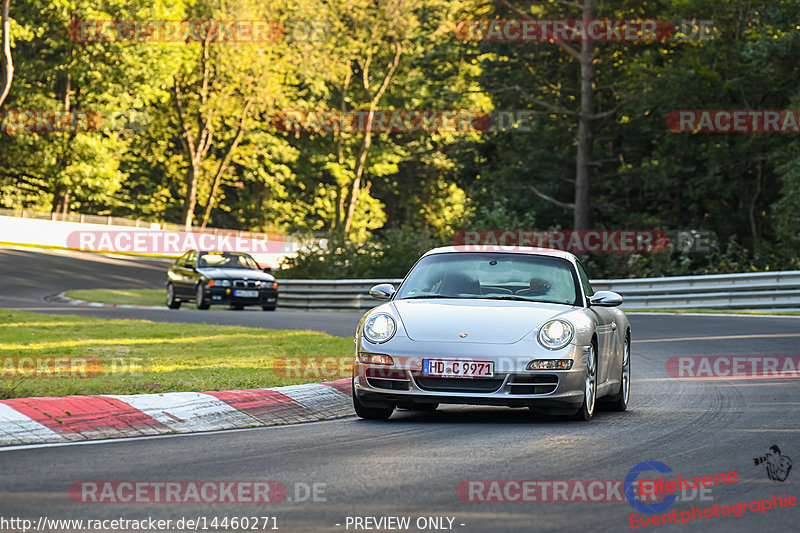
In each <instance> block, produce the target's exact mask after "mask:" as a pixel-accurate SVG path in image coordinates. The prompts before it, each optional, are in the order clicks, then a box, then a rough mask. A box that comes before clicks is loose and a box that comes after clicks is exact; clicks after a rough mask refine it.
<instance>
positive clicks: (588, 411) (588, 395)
mask: <svg viewBox="0 0 800 533" xmlns="http://www.w3.org/2000/svg"><path fill="white" fill-rule="evenodd" d="M596 405H597V349H596V348H595V345H594V343H593V344H592V345H591V348H590V349H589V355H588V356H587V358H586V377H585V378H584V385H583V404H582V405H581V407H580V409H578V411H577V412H576V413H575V414H574V415H573V419H574V420H581V421H584V422H588V421H589V420H591V419H592V416H593V415H594V409H595V407H596Z"/></svg>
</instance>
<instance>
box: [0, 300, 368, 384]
mask: <svg viewBox="0 0 800 533" xmlns="http://www.w3.org/2000/svg"><path fill="white" fill-rule="evenodd" d="M352 353H353V340H352V339H349V338H341V337H334V336H331V335H328V334H326V333H319V332H315V331H296V330H270V329H255V328H244V327H238V326H214V325H208V324H164V323H159V322H149V321H144V320H108V319H100V318H89V317H73V316H60V315H44V314H37V313H26V312H21V311H10V310H6V309H0V378H2V379H0V397H2V398H11V397H28V396H65V395H69V394H136V393H155V392H175V391H205V390H227V389H252V388H263V387H274V386H280V385H293V384H298V383H309V382H317V381H325V380H329V379H340V378H342V377H347V375H348V370H347V368H349V366H348V365H349V364H351V362H352ZM299 358H306V359H305V360H304V361H310V363H306V362H303V363H302V364H300V363H296V362H295V363H292V361H298V360H299ZM287 361H288V362H289V364H288V365H287ZM323 361H324V362H325V363H324V365H323V363H322V362H323ZM325 365H326V366H325ZM287 366H289V368H287ZM292 366H293V368H292ZM298 368H301V369H303V368H304V370H302V371H298V370H297V369H298Z"/></svg>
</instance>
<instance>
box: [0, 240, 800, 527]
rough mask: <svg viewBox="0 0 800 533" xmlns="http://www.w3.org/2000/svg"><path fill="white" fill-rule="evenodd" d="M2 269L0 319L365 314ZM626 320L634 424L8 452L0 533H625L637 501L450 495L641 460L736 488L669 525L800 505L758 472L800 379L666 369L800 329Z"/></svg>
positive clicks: (93, 270) (63, 262) (780, 342)
mask: <svg viewBox="0 0 800 533" xmlns="http://www.w3.org/2000/svg"><path fill="white" fill-rule="evenodd" d="M0 272H1V273H2V274H0V307H6V308H14V309H21V310H29V311H36V312H47V313H69V314H87V315H95V316H105V317H114V318H145V319H149V320H159V321H160V320H169V321H176V322H209V323H218V324H243V325H248V326H253V327H275V328H282V327H285V328H288V327H291V328H301V327H302V328H309V329H316V330H319V331H328V332H330V333H333V334H339V335H350V334H352V330H353V326H354V324H355V322H356V320H357V318H358V315H357V314H354V313H315V312H302V313H301V312H283V313H282V312H275V313H263V312H255V311H253V312H239V313H237V312H231V311H225V310H220V311H214V310H212V311H210V312H209V311H206V312H200V311H193V310H183V309H182V310H180V311H177V312H175V311H168V310H166V309H165V310H164V311H157V310H137V309H110V308H97V309H92V308H80V309H76V308H74V307H69V306H63V305H58V304H54V303H51V302H47V301H46V300H45V299H44V298H45V297H47V296H49V295H52V294H54V293H57V292H60V291H62V290H66V289H71V288H91V287H97V288H114V287H125V288H136V287H152V286H160V285H161V284H163V276H164V273H163V272H164V268H163V265H162V264H157V263H152V262H141V261H140V262H131V261H127V260H124V261H123V260H117V259H109V258H97V257H87V256H84V255H81V254H62V253H42V252H34V251H20V250H10V249H0ZM631 322H632V328H633V338H634V343H633V355H632V362H633V369H632V374H633V382H632V399H631V405H630V408H629V410H628V411H627V412H625V413H605V412H600V413H598V414H597V415H596V417H595V419H594V420H593V421H592V422H589V423H579V422H569V421H563V420H558V419H549V418H536V417H532V416H531V415H529V414H528V412H527V411H524V410H514V409H501V408H472V407H453V406H443V407H442V408H441V409H440V410H439V411H437V412H436V413H434V414H433V415H419V414H414V413H410V412H405V411H399V412H398V413H396V414H395V415H394V416H393V417H392V419H391V420H389V421H387V422H368V421H363V420H358V419H355V418H349V419H341V420H335V421H325V422H315V423H307V424H298V425H290V426H278V427H270V428H257V429H248V430H236V431H227V432H221V433H213V434H195V435H180V436H164V437H157V438H140V439H133V440H117V441H105V442H102V443H86V444H78V445H69V446H52V447H27V448H21V449H6V450H4V451H0V530H9V531H21V529H19V528H17V529H14V528H13V527H8V526H5V527H4V526H3V525H2V524H3V522H2V519H9V518H17V517H23V518H28V519H32V520H33V521H34V524H36V523H38V520H39V519H40V517H47V518H48V519H83V520H87V519H118V518H121V517H122V518H127V519H134V518H135V519H143V518H148V517H153V518H155V519H164V520H166V519H171V520H173V522H172V526H171V530H173V531H178V529H176V528H175V521H176V520H179V519H181V518H188V519H192V520H195V519H197V518H198V517H201V518H205V520H206V526H207V527H208V529H206V530H207V531H214V530H215V529H214V528H212V527H211V524H212V520H213V518H214V517H217V518H219V519H222V518H223V517H245V516H247V517H262V516H274V517H277V526H278V528H279V530H281V531H298V532H306V531H310V532H313V531H370V530H368V529H364V528H360V529H355V528H354V527H353V525H350V527H349V528H347V527H346V524H347V523H348V522H347V519H348V518H347V517H376V518H378V517H394V516H399V517H403V516H407V517H410V518H411V523H410V524H411V526H410V528H409V529H406V530H405V531H447V530H453V531H462V532H494V531H626V530H630V525H629V515H631V514H633V513H637V511H635V510H634V508H633V507H632V506H630V505H629V504H628V503H627V502H607V503H606V502H585V501H576V502H550V503H547V502H541V501H528V502H488V503H487V502H474V501H473V502H470V501H462V500H461V499H460V498H459V496H458V495H457V492H456V487H457V486H458V484H459V482H461V481H465V480H576V479H577V480H622V479H624V478H625V476H626V475H627V474H628V472H629V471H630V470H631V468H633V467H634V466H635V465H637V464H638V463H640V462H642V461H660V462H662V463H665V464H666V465H668V466H669V467H671V469H672V470H673V473H670V474H666V475H665V476H666V477H667V478H668V479H674V476H675V473H677V474H680V475H682V476H684V477H695V476H703V475H714V474H718V473H722V472H725V473H727V472H731V471H735V472H736V473H737V474H738V481H737V482H736V483H731V484H727V485H724V486H721V487H714V488H713V489H712V491H711V493H710V494H707V495H705V498H706V499H702V500H701V499H700V497H699V495H697V494H695V495H694V499H687V500H685V501H677V502H675V503H674V504H673V505H672V507H671V508H670V509H669V510H668V511H665V512H670V511H671V510H672V509H675V510H676V511H678V512H679V513H680V512H681V511H690V510H691V506H692V505H694V506H695V508H706V507H712V506H713V505H718V506H720V507H721V506H731V505H734V504H737V503H742V502H750V501H753V500H765V499H770V497H771V495H772V494H776V495H782V494H784V493H786V494H787V496H795V497H798V496H800V490H798V489H800V472H798V471H797V468H798V467H795V469H794V471H791V472H790V473H789V476H788V478H787V479H786V480H785V481H784V482H775V481H770V480H769V479H768V477H767V473H766V470H765V467H764V465H759V466H756V465H755V464H754V461H753V458H755V457H759V456H763V455H764V454H765V453H766V452H767V450H768V448H769V447H770V446H772V445H778V446H779V447H780V449H781V451H782V453H783V454H784V455H785V456H788V457H791V458H793V459H794V460H795V462H797V461H800V423H799V422H800V411H799V410H798V407H800V395H799V394H798V390H799V388H798V385H800V381H799V380H797V379H775V378H772V379H700V380H697V379H694V380H693V379H683V380H680V379H673V378H670V377H669V375H668V374H667V372H666V370H665V364H666V361H667V359H668V358H669V357H672V356H675V355H732V356H733V355H744V356H767V355H772V356H775V355H778V356H780V355H784V356H797V355H800V354H799V353H798V348H797V346H798V340H800V335H799V334H800V319H796V318H789V317H720V316H710V317H706V316H700V317H698V316H650V315H632V316H631ZM0 327H2V324H0ZM653 475H654V473H653V472H651V473H650V474H649V475H647V477H653ZM643 477H644V475H643ZM89 480H94V481H175V480H181V481H197V482H199V481H203V480H213V481H237V480H238V481H245V480H257V481H261V480H272V481H278V482H281V483H283V485H285V486H286V487H287V489H288V497H287V499H285V500H283V501H281V502H273V503H268V504H259V505H252V504H231V503H219V504H196V503H180V504H168V503H161V504H151V503H137V504H130V503H112V504H91V503H76V502H74V501H72V500H71V499H70V497H69V494H68V491H69V488H70V486H71V485H72V484H73V483H75V482H79V481H89ZM314 483H316V484H319V485H317V487H318V493H317V501H311V500H310V499H309V500H304V501H298V500H303V498H302V496H304V495H305V492H306V491H305V490H304V487H306V486H310V485H312V484H314ZM322 491H324V492H322ZM296 492H299V494H298V493H296ZM689 492H692V491H689ZM515 494H516V493H511V494H510V495H511V496H514V495H515ZM298 495H299V496H301V498H298V497H297V496H298ZM536 495H540V493H539V492H537V493H536ZM686 497H687V498H691V494H687V495H686ZM797 511H798V507H790V508H784V509H777V510H774V509H770V510H768V511H766V512H765V513H762V512H760V511H757V510H756V511H753V510H748V511H747V512H746V513H745V514H743V515H741V516H738V517H734V516H733V515H730V516H724V517H723V516H720V517H714V518H703V519H700V520H696V521H690V522H687V523H686V524H684V525H663V526H650V527H647V528H646V530H647V531H653V530H656V531H698V532H700V531H726V532H738V531H742V532H751V531H758V530H762V531H770V532H772V531H776V532H780V531H797V523H798V520H797V517H798V512H797ZM420 517H450V518H453V519H454V520H453V525H452V529H433V528H428V529H418V528H417V527H416V520H417V519H418V518H420ZM447 523H448V522H447V521H446V520H445V521H444V524H445V528H446V527H447ZM337 524H339V525H337ZM462 524H463V525H462ZM260 525H261V524H259V526H260ZM272 525H273V522H270V523H269V527H272ZM251 527H252V525H251ZM189 529H192V528H189ZM223 529H224V528H217V529H216V530H223ZM259 529H260V527H259ZM49 530H55V529H54V528H53V527H52V526H51V528H50V529H49ZM72 530H77V529H75V528H74V527H73V528H72ZM83 530H84V531H85V530H86V529H83ZM184 530H186V529H185V528H184ZM198 530H200V531H202V530H203V529H202V525H201V526H200V527H199V528H198ZM228 530H229V531H230V530H231V528H230V524H229V526H228ZM240 530H241V528H240ZM267 530H270V529H267ZM375 530H377V529H371V531H375ZM381 530H382V531H389V530H390V529H381ZM104 531H120V529H112V528H108V529H104ZM394 531H403V530H400V529H395V530H394Z"/></svg>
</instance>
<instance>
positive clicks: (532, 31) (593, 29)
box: [456, 18, 715, 42]
mask: <svg viewBox="0 0 800 533" xmlns="http://www.w3.org/2000/svg"><path fill="white" fill-rule="evenodd" d="M714 33H715V25H714V21H713V20H702V19H700V20H698V19H691V20H689V19H683V20H680V21H675V22H673V21H669V20H664V19H594V18H592V19H533V18H530V19H477V20H462V21H461V22H459V23H458V25H457V26H456V37H457V38H458V39H461V40H463V41H494V42H580V41H589V42H604V41H605V42H616V41H633V42H663V41H666V40H668V39H670V38H673V37H674V38H677V39H680V40H704V39H710V38H712V37H713V35H714Z"/></svg>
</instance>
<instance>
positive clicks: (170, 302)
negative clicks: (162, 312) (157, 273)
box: [167, 283, 181, 309]
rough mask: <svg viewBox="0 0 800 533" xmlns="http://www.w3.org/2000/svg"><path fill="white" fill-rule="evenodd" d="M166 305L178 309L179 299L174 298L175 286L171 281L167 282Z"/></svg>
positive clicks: (179, 305)
mask: <svg viewBox="0 0 800 533" xmlns="http://www.w3.org/2000/svg"><path fill="white" fill-rule="evenodd" d="M167 307H169V308H170V309H180V308H181V301H180V300H178V299H177V298H175V287H173V286H172V283H167Z"/></svg>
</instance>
